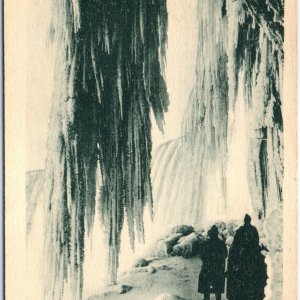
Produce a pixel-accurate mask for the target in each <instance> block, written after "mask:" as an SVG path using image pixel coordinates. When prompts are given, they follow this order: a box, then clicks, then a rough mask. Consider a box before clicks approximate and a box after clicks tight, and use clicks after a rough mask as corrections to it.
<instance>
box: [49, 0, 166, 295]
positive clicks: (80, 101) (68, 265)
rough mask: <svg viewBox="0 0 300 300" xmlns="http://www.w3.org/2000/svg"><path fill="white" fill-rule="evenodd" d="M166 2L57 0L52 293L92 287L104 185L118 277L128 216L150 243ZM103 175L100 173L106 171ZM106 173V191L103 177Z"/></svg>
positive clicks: (112, 273)
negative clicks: (91, 261) (90, 249)
mask: <svg viewBox="0 0 300 300" xmlns="http://www.w3.org/2000/svg"><path fill="white" fill-rule="evenodd" d="M166 30H167V12H166V3H165V1H164V0H135V1H133V0H122V1H119V0H118V1H117V0H115V1H111V0H103V1H99V0H86V1H83V0H53V26H52V28H51V33H52V34H53V33H54V41H55V42H54V44H55V45H56V47H57V60H56V75H55V76H56V77H55V90H54V94H53V106H52V112H51V117H50V130H49V140H48V146H49V154H48V159H47V166H46V183H47V195H48V201H47V228H46V245H45V246H46V253H47V255H48V258H47V262H48V266H47V270H46V272H47V283H48V284H47V288H46V297H47V298H49V299H61V298H63V297H64V295H65V286H66V285H71V288H70V290H71V291H72V296H71V297H72V299H81V297H82V289H83V272H82V267H83V260H84V236H85V234H86V231H87V232H89V231H90V229H91V226H92V224H93V219H94V213H95V194H96V188H98V189H100V190H101V198H100V207H101V213H102V220H103V223H104V226H105V228H106V233H107V243H108V246H109V263H108V264H109V279H108V280H109V282H110V283H115V281H116V272H117V267H118V254H119V249H120V234H121V230H122V225H123V221H124V213H125V212H126V214H127V220H128V227H129V234H130V240H131V243H132V246H133V245H134V239H135V237H134V233H135V232H137V234H138V237H139V239H140V240H143V238H144V237H143V235H144V233H143V232H144V230H143V209H144V206H145V204H146V203H148V204H149V205H150V207H151V206H152V194H151V180H150V162H151V133H150V130H151V122H150V109H151V108H152V110H153V112H154V115H155V117H156V121H157V124H158V126H159V128H160V129H162V127H163V115H164V112H165V111H166V110H167V106H168V96H167V92H166V86H165V81H164V76H163V68H164V59H165V43H166ZM99 171H100V174H98V173H99ZM97 176H101V178H102V184H101V187H96V180H95V179H96V177H97Z"/></svg>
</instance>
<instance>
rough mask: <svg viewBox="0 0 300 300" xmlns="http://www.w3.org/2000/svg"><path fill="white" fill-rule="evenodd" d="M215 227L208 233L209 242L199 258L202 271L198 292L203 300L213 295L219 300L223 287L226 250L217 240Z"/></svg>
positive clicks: (217, 232)
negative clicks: (202, 295) (202, 296)
mask: <svg viewBox="0 0 300 300" xmlns="http://www.w3.org/2000/svg"><path fill="white" fill-rule="evenodd" d="M218 234H219V231H218V228H217V226H215V225H214V226H212V228H211V229H210V230H209V231H208V236H209V240H208V241H207V242H206V243H205V244H204V245H203V248H202V252H201V254H200V257H201V259H202V269H201V272H200V275H199V282H198V292H199V293H202V294H204V299H205V300H207V299H210V294H215V295H216V299H217V300H221V294H222V293H224V286H225V259H226V257H227V248H226V245H225V243H224V242H223V241H222V240H220V239H219V238H218Z"/></svg>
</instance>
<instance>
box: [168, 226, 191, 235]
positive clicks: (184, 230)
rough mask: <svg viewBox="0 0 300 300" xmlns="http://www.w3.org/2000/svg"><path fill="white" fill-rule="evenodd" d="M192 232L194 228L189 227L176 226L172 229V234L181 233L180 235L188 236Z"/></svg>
mask: <svg viewBox="0 0 300 300" xmlns="http://www.w3.org/2000/svg"><path fill="white" fill-rule="evenodd" d="M192 232H194V227H193V226H189V225H178V226H175V227H174V228H173V229H172V233H181V234H182V235H189V234H191V233H192Z"/></svg>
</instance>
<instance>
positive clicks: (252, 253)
mask: <svg viewBox="0 0 300 300" xmlns="http://www.w3.org/2000/svg"><path fill="white" fill-rule="evenodd" d="M264 259H265V257H264V256H263V255H262V254H261V248H260V246H259V235H258V232H257V229H256V228H255V227H254V226H252V225H251V217H250V216H249V215H247V214H246V215H245V218H244V225H243V226H241V227H240V228H239V229H238V230H237V232H236V234H235V237H234V240H233V243H232V245H231V247H230V251H229V257H228V271H227V274H228V276H227V298H228V299H229V300H240V299H243V300H262V299H264V296H265V295H264V288H265V286H266V283H267V270H266V264H265V261H264Z"/></svg>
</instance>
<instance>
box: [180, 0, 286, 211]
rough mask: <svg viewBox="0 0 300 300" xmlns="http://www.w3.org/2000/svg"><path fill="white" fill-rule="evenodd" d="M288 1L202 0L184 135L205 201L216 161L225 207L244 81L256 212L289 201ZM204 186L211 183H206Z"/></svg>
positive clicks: (216, 173)
mask: <svg viewBox="0 0 300 300" xmlns="http://www.w3.org/2000/svg"><path fill="white" fill-rule="evenodd" d="M283 7H284V3H283V1H282V0H270V1H267V2H265V3H262V2H261V1H248V0H236V1H230V0H226V1H225V0H218V1H209V0H203V1H200V2H199V8H198V18H199V45H198V58H197V67H196V74H197V83H196V85H195V87H194V89H193V91H192V93H191V96H190V102H189V105H188V107H187V111H186V114H185V120H184V123H183V136H184V137H185V141H186V143H187V145H188V147H190V148H191V149H192V151H193V153H194V154H193V155H194V156H195V157H197V160H196V161H197V167H198V168H199V169H200V170H203V171H202V173H201V175H200V177H201V178H202V182H201V183H200V182H196V186H195V188H197V189H198V190H199V194H198V199H199V202H203V201H205V199H204V198H205V194H204V192H205V189H206V190H207V189H210V188H209V187H208V186H207V184H206V183H205V180H206V179H207V176H206V173H207V170H208V169H212V168H215V171H214V172H215V178H216V182H221V183H222V198H223V202H224V203H223V206H224V207H225V206H226V197H227V192H226V189H227V186H228V184H227V183H226V180H225V178H226V168H227V167H226V165H227V160H228V157H227V153H228V150H227V146H228V143H230V139H231V137H232V133H233V132H232V131H233V128H234V126H236V125H235V119H236V113H237V112H236V101H237V93H238V89H239V87H241V86H242V87H243V91H242V92H241V91H240V95H243V96H242V97H243V101H244V103H245V110H246V112H245V115H246V122H247V126H246V128H247V136H248V138H247V140H248V142H247V143H248V146H247V147H248V169H249V170H248V174H247V176H248V179H249V180H248V181H249V189H250V192H251V198H252V200H253V205H254V207H255V211H256V213H257V214H258V215H259V216H262V215H265V214H266V209H267V206H273V205H276V203H278V201H281V200H282V177H283V123H282V115H281V96H282V69H283V39H284V36H283V11H284V10H283ZM203 185H204V186H203Z"/></svg>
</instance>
